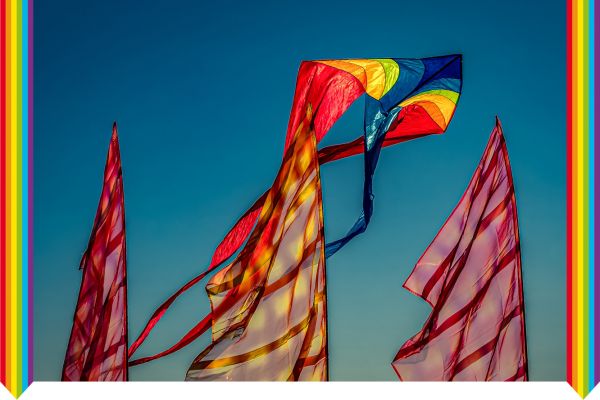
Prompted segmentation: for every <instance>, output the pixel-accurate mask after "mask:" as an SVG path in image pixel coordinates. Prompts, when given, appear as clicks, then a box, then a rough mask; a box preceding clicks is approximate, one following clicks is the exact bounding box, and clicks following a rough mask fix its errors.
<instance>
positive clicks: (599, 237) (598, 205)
mask: <svg viewBox="0 0 600 400" xmlns="http://www.w3.org/2000/svg"><path fill="white" fill-rule="evenodd" d="M591 1H593V2H594V32H593V33H591V34H592V35H593V36H594V70H593V71H590V73H593V74H594V88H592V90H590V95H592V96H594V110H593V112H594V126H593V127H591V128H592V129H593V130H594V132H593V135H594V176H595V178H594V180H595V181H596V182H597V181H598V177H600V160H599V159H598V155H600V137H598V127H599V124H598V116H600V102H599V101H598V100H599V99H600V91H599V90H598V80H599V79H600V76H599V74H598V67H597V66H598V65H600V51H599V48H598V44H599V42H600V41H599V40H598V39H599V38H600V24H599V23H598V22H599V21H600V18H599V16H600V7H599V5H600V4H599V3H600V1H599V0H591ZM596 182H594V210H595V212H594V221H593V224H594V260H593V263H594V264H593V268H594V289H595V290H594V299H593V301H594V314H595V315H594V338H593V340H594V344H595V351H594V354H593V357H594V372H595V373H594V375H595V376H594V385H595V384H596V383H598V381H600V352H599V347H600V346H599V344H600V293H599V289H600V270H599V269H598V267H597V265H598V262H597V261H598V260H599V258H600V257H599V255H600V231H599V227H600V221H598V217H599V214H600V212H599V211H600V185H597V184H596Z"/></svg>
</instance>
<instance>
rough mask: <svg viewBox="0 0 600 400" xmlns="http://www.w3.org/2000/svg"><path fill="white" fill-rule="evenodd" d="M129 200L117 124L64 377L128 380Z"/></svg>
mask: <svg viewBox="0 0 600 400" xmlns="http://www.w3.org/2000/svg"><path fill="white" fill-rule="evenodd" d="M124 207H125V205H124V197H123V177H122V173H121V156H120V152H119V139H118V136H117V127H116V125H114V126H113V133H112V137H111V141H110V146H109V149H108V157H107V160H106V167H105V169H104V184H103V187H102V193H101V196H100V203H99V205H98V210H97V213H96V218H95V220H94V226H93V229H92V234H91V237H90V241H89V244H88V247H87V250H86V251H85V253H84V255H83V257H82V260H81V264H80V268H81V269H82V273H83V277H82V281H81V288H80V290H79V298H78V299H77V306H76V309H75V316H74V319H73V327H72V330H71V336H70V339H69V344H68V347H67V352H66V355H65V360H64V364H63V371H62V380H63V381H125V380H127V280H126V251H125V208H124Z"/></svg>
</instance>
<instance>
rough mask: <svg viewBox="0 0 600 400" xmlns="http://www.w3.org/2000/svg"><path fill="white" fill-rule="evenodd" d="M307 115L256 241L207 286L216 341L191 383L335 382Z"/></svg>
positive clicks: (251, 240) (318, 189) (311, 134)
mask: <svg viewBox="0 0 600 400" xmlns="http://www.w3.org/2000/svg"><path fill="white" fill-rule="evenodd" d="M307 113H308V115H307V118H306V119H305V120H304V122H303V123H301V124H300V127H299V129H298V134H297V135H296V136H295V137H294V140H293V141H292V142H291V144H290V146H289V147H288V150H287V152H286V154H285V157H284V161H283V163H282V166H281V169H280V171H279V174H278V175H277V178H276V180H275V183H274V185H273V187H272V188H271V190H270V191H269V193H268V195H267V197H266V199H265V204H264V206H263V209H262V211H261V214H260V216H259V219H258V222H257V228H256V229H255V230H254V233H253V234H252V235H251V236H250V238H249V239H248V244H247V245H246V246H245V247H244V249H243V250H242V252H241V254H240V256H239V257H237V258H236V260H235V261H234V262H233V263H232V264H230V265H229V266H227V267H226V268H224V269H223V270H221V271H219V272H218V273H217V274H216V275H215V276H214V277H213V278H212V279H211V280H210V282H209V283H208V285H207V291H208V294H209V297H210V302H211V308H212V314H213V321H212V331H213V335H212V337H213V343H212V344H211V345H210V346H209V347H208V348H207V349H206V350H204V351H203V352H202V353H201V354H200V355H199V356H198V357H197V358H196V359H195V360H194V362H193V363H192V366H191V367H190V369H189V371H188V373H187V376H186V380H234V381H236V380H251V381H257V380H270V381H273V380H294V381H297V380H319V381H320V380H327V341H326V293H325V243H324V238H323V211H322V205H321V186H320V178H319V160H318V157H317V142H316V140H315V136H314V132H311V131H310V126H311V124H310V114H311V107H310V106H309V107H308V112H307Z"/></svg>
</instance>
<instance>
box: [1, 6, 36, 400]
mask: <svg viewBox="0 0 600 400" xmlns="http://www.w3.org/2000/svg"><path fill="white" fill-rule="evenodd" d="M32 19H33V10H32V1H21V0H19V1H17V0H0V20H1V21H2V25H1V29H0V31H1V34H0V57H1V60H0V68H1V70H0V87H1V89H2V90H1V93H2V101H1V102H0V126H1V131H0V132H1V133H0V153H1V154H2V162H1V165H2V169H1V173H0V190H1V193H0V199H1V200H0V201H1V203H0V260H1V264H0V265H1V267H0V324H1V325H0V380H1V381H2V383H3V384H4V385H5V386H6V388H7V389H8V390H9V391H10V392H11V393H12V394H13V395H14V396H19V395H20V394H21V393H22V392H23V391H24V390H25V389H26V388H27V386H29V384H30V383H31V381H32V379H33V369H32V364H33V363H32V360H33V354H32V349H33V336H32V327H33V320H32V315H33V313H32V306H33V304H32V297H31V296H32V293H33V287H32V285H33V279H31V275H32V268H33V258H32V248H33V246H32V239H33V229H32V227H33V221H32V215H33V212H32V211H33V209H32V206H33V201H32V193H33V190H32V182H33V169H32V168H31V167H32V162H33V152H32V142H33V135H32V132H33V118H32V117H33V96H32V93H33V87H32V82H33V68H32V66H33V53H32V49H33V46H32V39H33V35H32V33H33V27H32V24H31V21H32Z"/></svg>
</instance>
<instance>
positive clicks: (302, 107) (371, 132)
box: [129, 55, 461, 380]
mask: <svg viewBox="0 0 600 400" xmlns="http://www.w3.org/2000/svg"><path fill="white" fill-rule="evenodd" d="M460 88H461V57H460V56H458V55H453V56H444V57H434V58H427V59H422V60H409V59H377V60H361V59H358V60H328V61H308V62H303V63H302V64H301V66H300V70H299V72H298V80H297V84H296V93H295V96H294V101H293V105H292V111H291V116H290V121H289V125H288V130H287V135H286V141H285V148H284V159H283V161H282V167H281V170H280V172H279V175H278V176H277V179H276V181H275V183H274V185H273V186H272V187H271V188H270V189H269V190H268V191H267V192H265V194H264V195H262V196H261V197H260V198H259V199H258V200H257V201H256V202H255V203H254V204H253V205H252V207H251V208H250V209H249V210H248V211H246V213H244V214H243V216H242V218H240V220H238V221H237V222H236V224H235V225H234V227H233V228H232V230H231V231H230V232H229V233H228V234H227V235H226V236H225V238H224V239H223V241H222V242H221V244H220V245H219V246H218V247H217V249H216V251H215V253H214V255H213V258H212V261H211V264H210V265H209V267H208V269H207V270H206V271H205V272H203V273H202V274H200V275H199V276H197V277H196V278H194V279H192V280H191V281H190V282H188V283H187V284H186V285H184V286H183V287H182V288H181V289H180V290H178V291H177V292H176V293H175V294H174V295H172V296H171V297H170V298H169V299H167V301H165V302H164V303H163V304H162V305H161V306H160V307H159V308H158V309H157V310H156V311H155V313H154V314H153V315H152V317H151V318H150V320H149V321H148V323H147V324H146V327H145V328H144V330H143V331H142V333H141V334H140V336H139V337H138V338H137V339H136V340H135V341H134V343H133V344H132V346H131V347H130V349H129V356H130V357H131V356H132V355H133V353H134V352H135V351H136V350H137V349H138V348H139V346H140V345H141V344H142V343H143V341H144V340H145V339H146V337H147V336H148V335H149V333H150V332H151V330H152V329H153V328H154V326H156V324H157V323H158V321H159V320H160V319H161V318H162V316H163V315H164V313H165V312H166V310H167V309H168V308H169V307H170V306H171V304H172V303H173V302H174V301H175V299H176V298H177V297H178V296H179V295H181V294H182V293H183V292H185V291H186V290H187V289H189V288H190V287H191V286H193V285H194V284H196V283H197V282H199V281H200V280H201V279H202V278H203V277H204V276H205V275H206V274H207V273H208V272H210V271H212V270H214V269H216V268H218V267H220V266H221V265H222V263H223V262H224V261H225V260H227V259H228V258H229V257H231V256H232V255H233V254H234V253H235V252H236V251H238V249H239V248H240V247H241V246H242V245H243V244H244V243H245V242H246V241H247V243H246V245H245V246H244V248H243V249H242V250H241V252H240V254H239V255H238V256H237V257H236V258H235V260H234V261H233V262H232V263H231V264H230V265H229V266H227V267H225V269H223V270H222V271H221V272H220V273H218V274H217V275H215V277H213V279H212V280H211V281H210V282H209V284H208V285H207V292H208V294H209V298H210V300H211V310H212V311H211V314H209V315H208V316H206V317H205V318H204V319H202V320H201V321H200V322H199V323H198V324H197V325H196V326H195V327H194V328H192V330H190V331H189V332H188V333H187V334H186V335H185V336H184V337H183V338H182V339H181V340H180V341H179V342H178V343H176V344H175V345H173V346H171V347H170V348H169V349H167V350H165V351H162V352H160V353H158V354H155V355H153V356H149V357H145V358H142V359H138V360H133V361H131V363H130V365H137V364H140V363H143V362H147V361H151V360H154V359H157V358H160V357H163V356H165V355H167V354H170V353H172V352H174V351H177V350H179V349H181V348H182V347H184V346H186V345H187V344H189V343H191V341H193V340H194V339H195V338H197V337H198V336H199V335H201V334H202V333H203V332H205V331H206V330H207V329H208V328H209V327H211V326H212V330H213V341H214V342H213V344H212V345H211V346H209V348H207V349H206V350H205V351H204V352H202V353H201V354H200V355H199V356H198V358H197V359H196V360H195V361H194V363H193V364H192V366H191V368H190V371H189V372H188V375H187V379H232V380H233V379H235V380H275V379H277V380H280V379H292V380H297V379H318V380H324V379H326V378H327V369H326V365H327V360H326V349H327V344H326V338H327V336H326V332H325V326H326V324H325V323H324V322H323V321H322V319H324V318H325V317H324V315H325V314H326V311H325V304H326V302H325V293H324V292H323V293H322V295H321V294H319V295H318V296H317V295H315V294H314V293H316V292H314V293H313V292H311V293H312V294H311V295H310V296H309V297H307V298H301V299H302V300H300V298H297V296H299V294H298V293H297V292H296V289H294V288H296V287H297V285H299V284H300V283H299V282H300V279H304V278H301V276H296V275H290V276H289V279H291V281H290V282H289V283H288V284H286V286H285V287H282V288H280V289H278V290H277V291H276V292H275V293H273V294H272V295H271V296H264V295H263V294H261V293H263V292H264V291H267V289H266V288H267V287H269V285H270V282H273V279H275V277H276V276H278V275H273V276H271V275H270V274H271V273H275V272H273V271H271V270H270V269H269V268H270V266H271V265H273V264H275V265H279V264H281V263H283V264H285V265H284V266H282V267H281V268H283V269H284V270H286V271H287V270H289V271H295V270H296V269H298V268H302V269H304V268H308V266H304V264H299V265H294V263H290V260H292V259H288V258H286V259H282V258H281V257H282V255H281V254H279V253H277V252H272V251H270V250H269V249H272V248H277V247H279V246H280V242H288V241H291V242H296V241H302V240H303V238H304V236H305V235H308V234H309V233H310V232H312V229H314V227H311V226H312V225H310V224H308V225H305V227H304V228H305V229H306V230H308V231H304V230H301V229H300V228H299V227H298V228H297V229H296V228H295V229H294V230H291V231H287V232H286V233H285V235H283V234H281V233H278V234H275V233H274V232H273V231H272V230H273V229H280V227H281V226H282V225H281V224H282V222H281V221H280V219H283V220H288V219H289V220H290V221H291V220H295V219H296V218H297V215H298V213H299V212H300V211H299V210H302V212H303V213H304V212H307V211H306V209H309V208H311V207H315V208H316V209H319V210H320V208H321V204H320V189H314V190H317V191H318V195H317V197H318V199H319V200H310V202H309V200H308V199H305V200H304V202H303V203H301V204H300V203H299V204H298V206H297V207H298V209H296V207H292V208H289V207H288V206H286V205H285V203H282V202H285V201H291V200H289V196H290V192H289V191H288V189H286V188H285V186H282V184H281V182H282V181H285V182H288V183H287V184H288V185H291V187H301V186H302V185H308V186H310V185H313V183H309V181H305V180H304V179H307V178H306V177H308V176H312V174H316V175H317V178H315V179H316V183H314V185H316V186H317V187H318V186H319V185H318V168H317V166H318V165H319V164H325V163H327V162H330V161H334V160H337V159H340V158H344V157H348V156H352V155H355V154H360V153H363V152H364V153H365V178H364V180H365V182H364V196H363V212H362V214H361V216H360V217H359V218H358V220H357V222H356V223H355V224H354V226H353V227H352V229H351V230H350V231H349V232H348V234H347V235H345V236H344V237H342V238H341V239H339V240H337V241H334V242H331V243H330V244H328V245H326V246H324V247H323V246H321V242H322V240H323V237H322V233H320V234H319V235H320V236H319V237H318V243H319V247H318V248H319V249H322V250H323V251H324V256H325V257H327V256H330V255H332V254H333V253H335V252H336V251H338V250H339V249H340V248H341V247H343V246H344V245H345V244H346V243H348V241H350V240H351V239H352V238H353V237H355V236H356V235H358V234H360V233H362V232H364V230H365V229H366V226H367V224H368V222H369V219H370V217H371V215H372V209H373V193H372V177H373V174H374V171H375V166H376V164H377V160H378V158H379V152H380V149H381V147H383V146H388V145H392V144H396V143H400V142H403V141H407V140H411V139H414V138H417V137H421V136H425V135H428V134H435V133H443V132H444V131H445V130H446V128H447V126H448V123H449V122H450V120H451V118H452V116H453V114H454V110H455V108H456V102H457V101H458V97H459V94H460ZM363 94H365V123H364V130H365V131H364V135H363V136H361V137H359V138H357V139H356V140H354V141H351V142H348V143H344V144H339V145H334V146H330V147H327V148H324V149H321V150H320V151H317V143H318V142H319V141H320V140H321V139H322V138H323V137H324V136H325V135H326V134H327V132H328V131H329V129H330V128H331V126H333V124H334V123H335V122H336V121H337V120H338V119H339V117H340V116H341V115H342V114H343V113H344V112H345V111H346V110H347V109H348V107H349V106H350V105H351V104H352V103H353V102H354V101H355V100H356V99H357V98H358V97H360V96H361V95H363ZM309 142H314V145H311V146H312V147H311V148H310V151H309V150H307V149H305V147H302V146H300V145H299V144H298V143H309ZM303 146H304V145H303ZM300 154H302V157H300ZM299 157H300V158H304V157H306V158H307V159H310V160H311V161H310V162H309V163H304V162H302V163H300V164H298V165H297V166H295V167H293V168H292V167H291V165H292V163H294V162H297V161H294V160H298V158H299ZM290 168H291V170H293V171H296V170H297V173H294V174H293V175H291V176H288V175H287V174H288V172H286V171H289V170H290ZM311 187H312V186H311ZM311 190H313V189H311ZM275 200H277V201H275ZM313 202H314V204H313ZM275 206H276V207H278V208H277V209H276V210H272V207H275ZM273 213H275V214H274V215H273ZM279 214H281V215H279ZM301 215H304V214H301ZM302 218H307V217H302ZM302 220H303V219H299V220H298V222H297V223H295V224H294V226H296V224H300V223H301V221H302ZM305 222H306V221H305ZM317 222H318V223H319V224H321V223H322V221H321V220H320V219H319V221H316V222H315V223H317ZM284 225H285V224H284ZM276 227H277V228H276ZM307 232H308V233H307ZM263 238H264V240H266V242H265V244H261V245H260V246H259V247H256V246H257V243H258V241H259V239H261V240H263ZM261 243H262V242H261ZM314 251H317V249H316V248H315V249H314ZM305 254H306V255H307V257H308V255H309V254H312V253H310V252H308V250H306V251H305ZM315 254H316V253H315ZM310 257H311V259H313V261H312V263H313V264H312V266H311V267H310V268H312V271H313V272H311V273H310V274H309V273H308V272H306V274H307V277H309V278H310V279H309V282H307V283H306V284H308V286H309V287H310V288H313V291H314V290H316V288H320V287H321V286H322V285H324V282H321V281H320V279H324V272H318V271H320V270H321V268H324V267H321V266H320V263H322V261H321V260H319V261H318V262H317V261H316V260H315V259H314V257H315V256H312V255H311V256H310ZM253 258H260V259H261V260H262V261H261V263H260V265H256V264H255V263H254V262H252V261H251V260H252V259H253ZM284 261H285V262H284ZM302 262H303V263H304V262H306V261H302ZM278 270H279V269H277V270H276V271H278ZM323 271H324V270H323ZM277 274H279V272H277ZM302 285H304V284H302ZM222 290H223V291H222ZM240 293H241V294H240ZM259 294H260V295H259ZM238 296H242V297H239V298H238ZM311 296H312V297H311ZM315 296H316V297H315ZM321 296H322V298H323V300H322V301H323V303H322V304H323V305H322V307H323V311H311V310H313V305H314V304H318V299H319V298H320V297H321ZM279 297H282V298H284V299H285V298H288V297H292V298H293V299H294V302H292V303H290V304H287V305H285V306H281V305H280V306H278V307H280V309H283V310H287V314H284V315H282V316H280V317H279V316H278V314H277V313H275V312H263V310H268V309H269V307H271V304H272V303H273V304H274V303H276V302H278V301H279V300H277V301H276V300H272V299H275V298H279ZM296 301H302V302H303V304H304V306H303V308H298V307H299V306H298V305H297V303H296ZM284 303H285V302H284ZM286 307H287V308H286ZM319 307H321V306H319ZM299 310H303V311H302V312H300V311H299ZM254 313H259V314H257V316H255V315H254ZM311 313H316V314H315V315H314V316H311V315H312V314H311ZM263 315H264V316H266V317H263ZM255 318H256V319H255ZM264 318H266V320H265V321H266V322H265V323H259V322H256V321H262V320H263V319H264ZM312 318H316V319H317V320H318V322H315V323H314V324H315V326H314V327H311V326H312V325H311V326H309V325H305V324H308V322H307V321H309V320H310V321H312ZM282 321H287V322H285V323H284V322H282ZM302 321H304V322H302ZM301 322H302V323H301ZM297 324H300V325H297ZM300 327H302V329H301V328H300ZM306 329H315V332H314V333H312V334H310V335H309V334H308V333H306V332H305V330H306ZM290 332H294V335H292V334H291V333H290ZM307 335H308V336H307ZM311 335H312V336H314V337H313V339H311V340H309V341H312V342H314V343H320V344H319V345H317V344H314V345H313V346H314V349H313V348H311V349H310V351H309V352H308V353H306V354H305V352H303V351H301V349H299V348H298V343H299V341H300V340H301V338H302V340H303V341H305V338H306V337H311ZM303 343H304V342H303ZM313 351H314V352H316V353H314V352H313ZM283 355H285V357H286V358H287V361H285V362H283V361H282V359H280V357H283ZM321 356H323V357H324V358H323V359H321V358H320V357H321ZM306 357H308V358H307V359H310V360H311V361H310V362H311V363H312V362H314V363H315V364H314V366H313V364H310V365H311V366H310V368H309V369H308V370H307V368H308V366H307V364H303V362H304V361H303V360H304V358H306ZM315 357H317V358H315ZM224 360H228V361H224ZM232 360H234V361H235V363H233V361H232ZM240 360H244V361H240ZM290 371H295V372H293V373H292V372H290ZM309 371H310V372H309Z"/></svg>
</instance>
